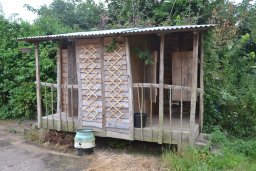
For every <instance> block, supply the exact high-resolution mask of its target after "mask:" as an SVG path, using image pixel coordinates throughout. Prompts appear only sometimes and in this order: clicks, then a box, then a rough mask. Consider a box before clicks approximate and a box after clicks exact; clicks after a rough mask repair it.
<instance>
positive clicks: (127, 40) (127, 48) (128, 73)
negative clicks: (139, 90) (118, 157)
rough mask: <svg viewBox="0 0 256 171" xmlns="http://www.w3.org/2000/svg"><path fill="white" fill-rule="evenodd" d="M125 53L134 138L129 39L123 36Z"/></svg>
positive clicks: (131, 129) (131, 133)
mask: <svg viewBox="0 0 256 171" xmlns="http://www.w3.org/2000/svg"><path fill="white" fill-rule="evenodd" d="M125 53H126V61H127V77H128V87H129V90H128V91H129V94H128V98H129V114H130V138H131V140H134V109H133V107H134V106H133V86H132V68H131V67H132V66H131V54H130V44H129V39H128V37H127V36H126V37H125Z"/></svg>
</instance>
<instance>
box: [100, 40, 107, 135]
mask: <svg viewBox="0 0 256 171" xmlns="http://www.w3.org/2000/svg"><path fill="white" fill-rule="evenodd" d="M100 65H101V67H100V69H101V70H100V72H101V73H100V75H101V97H102V133H103V135H104V136H106V102H105V100H106V99H105V75H104V73H105V72H104V39H103V38H100Z"/></svg>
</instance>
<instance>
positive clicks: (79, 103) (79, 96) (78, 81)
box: [75, 39, 83, 128]
mask: <svg viewBox="0 0 256 171" xmlns="http://www.w3.org/2000/svg"><path fill="white" fill-rule="evenodd" d="M79 43H80V42H79V40H77V39H76V40H75V51H76V71H77V77H78V79H77V84H78V86H77V90H78V92H79V93H78V116H77V118H78V122H77V123H76V124H77V128H82V127H83V117H82V106H83V105H82V93H81V92H82V83H81V68H80V55H81V54H80V53H79V50H78V49H79Z"/></svg>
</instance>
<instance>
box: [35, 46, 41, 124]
mask: <svg viewBox="0 0 256 171" xmlns="http://www.w3.org/2000/svg"><path fill="white" fill-rule="evenodd" d="M35 59H36V99H37V117H38V118H37V119H38V127H39V128H42V103H41V90H40V59H39V43H38V42H35Z"/></svg>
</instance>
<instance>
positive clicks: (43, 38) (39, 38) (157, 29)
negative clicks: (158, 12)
mask: <svg viewBox="0 0 256 171" xmlns="http://www.w3.org/2000/svg"><path fill="white" fill-rule="evenodd" d="M214 26H215V24H206V25H183V26H159V27H146V28H125V29H112V30H98V31H87V32H73V33H64V34H56V35H45V36H31V37H21V38H17V40H19V41H30V42H33V41H47V40H61V39H72V38H83V37H84V38H89V37H102V36H114V35H120V34H121V35H131V34H133V35H136V34H143V33H145V34H147V33H161V32H174V31H194V30H207V29H209V28H211V27H214Z"/></svg>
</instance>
